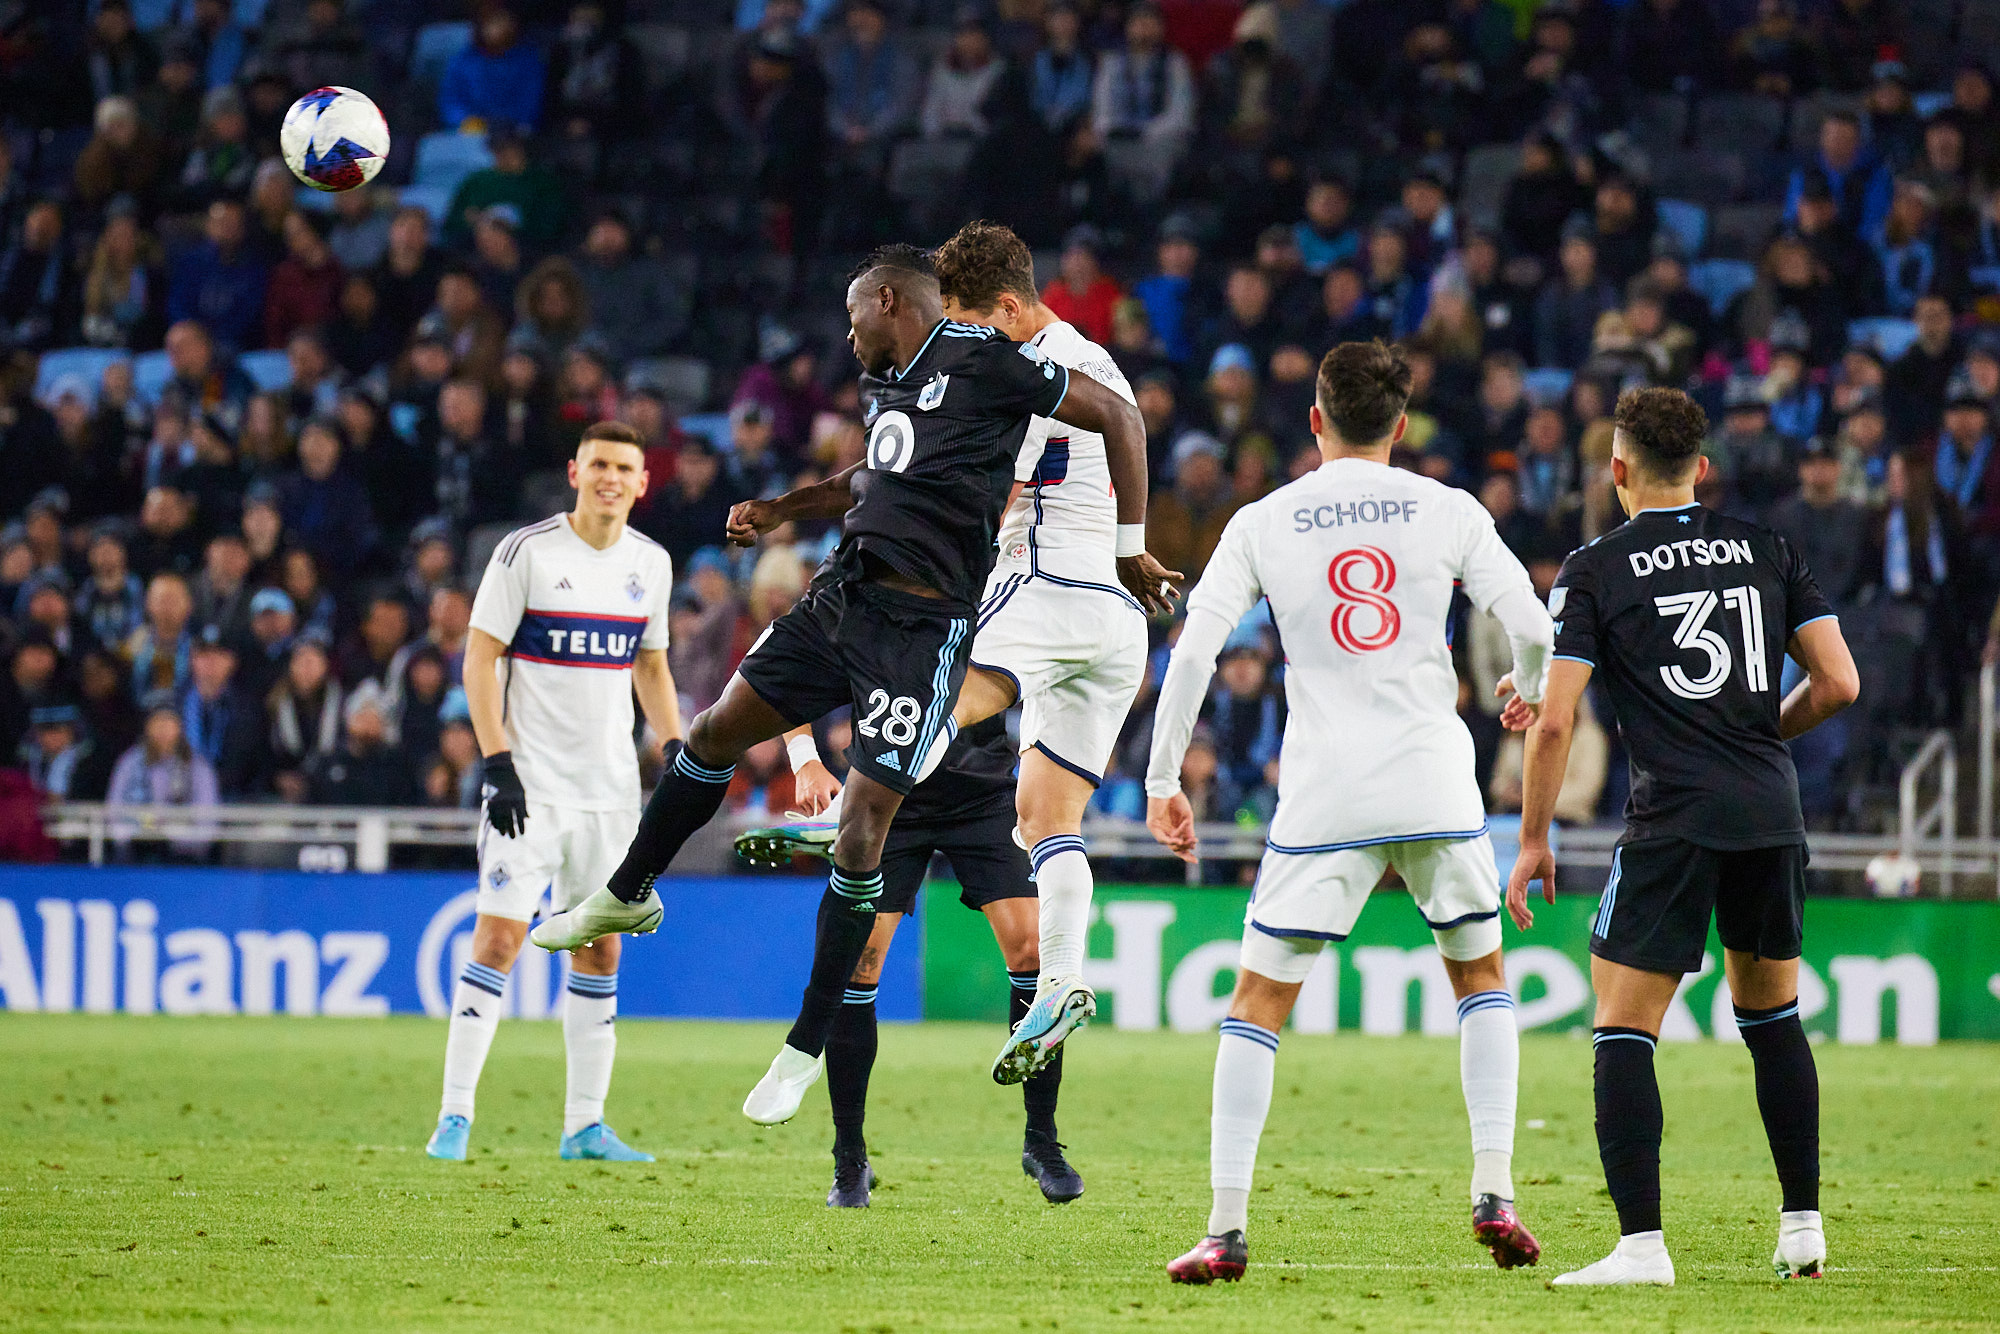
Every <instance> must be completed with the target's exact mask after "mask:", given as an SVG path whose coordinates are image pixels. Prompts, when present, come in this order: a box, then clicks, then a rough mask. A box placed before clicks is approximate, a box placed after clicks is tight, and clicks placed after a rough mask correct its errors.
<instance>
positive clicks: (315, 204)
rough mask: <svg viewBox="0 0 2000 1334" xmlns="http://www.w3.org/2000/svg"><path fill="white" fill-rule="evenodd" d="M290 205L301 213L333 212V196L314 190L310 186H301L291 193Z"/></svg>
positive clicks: (323, 191) (326, 192)
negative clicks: (294, 206)
mask: <svg viewBox="0 0 2000 1334" xmlns="http://www.w3.org/2000/svg"><path fill="white" fill-rule="evenodd" d="M292 203H293V204H294V205H296V206H297V207H298V209H299V211H300V212H301V213H331V212H333V195H332V194H331V193H329V192H328V191H325V190H315V189H313V188H312V187H311V186H310V185H301V186H300V187H299V188H298V189H297V190H296V191H295V192H294V193H293V195H292Z"/></svg>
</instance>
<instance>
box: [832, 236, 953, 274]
mask: <svg viewBox="0 0 2000 1334" xmlns="http://www.w3.org/2000/svg"><path fill="white" fill-rule="evenodd" d="M877 269H893V270H895V271H896V272H898V273H907V274H911V275H913V276H915V277H918V278H927V279H929V280H930V281H931V282H936V281H937V280H938V275H937V265H936V264H935V263H934V262H933V261H932V259H931V252H930V251H928V250H926V249H924V248H923V247H922V246H914V245H909V244H906V243H904V242H900V241H898V242H896V243H894V244H892V245H884V246H877V247H875V249H874V250H872V251H870V252H869V254H868V258H866V259H864V260H862V261H861V262H860V263H859V264H857V265H855V266H854V271H853V272H852V273H849V274H848V275H847V281H848V282H850V283H852V282H855V281H858V280H859V279H862V278H866V277H867V276H868V275H869V274H871V273H873V272H875V271H876V270H877Z"/></svg>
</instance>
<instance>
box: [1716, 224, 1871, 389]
mask: <svg viewBox="0 0 2000 1334" xmlns="http://www.w3.org/2000/svg"><path fill="white" fill-rule="evenodd" d="M1734 315H1735V324H1736V336H1737V337H1738V338H1739V339H1741V340H1742V342H1743V343H1744V344H1745V345H1748V344H1751V343H1761V342H1765V341H1767V340H1768V339H1770V338H1771V337H1772V330H1773V329H1774V328H1776V327H1777V325H1778V322H1779V321H1781V320H1791V321H1796V322H1797V323H1798V324H1800V325H1802V326H1803V327H1804V328H1805V329H1806V330H1807V332H1808V335H1809V340H1808V346H1807V352H1806V359H1807V361H1808V362H1810V363H1811V364H1812V365H1813V366H1815V367H1820V366H1826V365H1828V364H1830V363H1831V362H1832V361H1833V360H1834V359H1835V358H1836V357H1837V356H1839V355H1840V350H1841V348H1842V347H1843V346H1845V345H1846V342H1847V322H1846V319H1845V312H1844V311H1843V309H1842V305H1841V299H1840V295H1839V293H1837V292H1835V291H1834V290H1833V287H1832V285H1831V284H1830V283H1828V282H1827V280H1826V276H1825V274H1824V273H1823V272H1822V271H1821V270H1820V268H1819V266H1817V265H1816V264H1814V263H1813V255H1812V251H1811V250H1810V249H1809V248H1808V247H1807V246H1806V244H1805V241H1804V239H1803V238H1802V237H1800V236H1799V235H1798V233H1796V232H1790V231H1788V232H1786V233H1784V234H1783V235H1781V236H1779V237H1778V238H1777V239H1776V240H1775V241H1773V242H1771V244H1770V247H1769V248H1768V249H1766V250H1765V252H1764V259H1763V262H1762V263H1761V264H1760V265H1759V266H1758V272H1757V281H1756V284H1755V285H1754V286H1752V287H1751V288H1750V289H1749V290H1748V291H1746V292H1744V293H1743V294H1742V295H1741V296H1740V297H1738V298H1737V300H1736V305H1735V310H1734Z"/></svg>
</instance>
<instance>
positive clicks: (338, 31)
mask: <svg viewBox="0 0 2000 1334" xmlns="http://www.w3.org/2000/svg"><path fill="white" fill-rule="evenodd" d="M303 9H304V13H303V14H302V15H301V16H300V18H299V20H298V22H297V23H296V24H293V25H278V24H269V25H267V26H266V28H265V33H264V37H263V40H262V41H261V42H260V43H259V45H260V46H261V47H262V49H263V54H264V56H265V58H266V59H267V60H268V61H269V64H270V68H271V69H272V71H273V72H275V73H277V74H278V75H280V76H281V77H282V78H283V79H284V80H285V82H286V83H288V84H289V85H290V86H291V87H293V88H325V87H328V86H334V87H342V88H354V87H367V86H368V85H369V84H371V83H373V82H374V79H373V78H372V71H371V69H370V66H371V64H372V61H371V60H370V58H369V52H368V38H367V36H366V34H364V33H363V32H362V30H361V26H360V24H359V23H357V22H355V20H354V19H353V18H350V17H349V16H348V14H347V13H346V12H345V6H344V4H343V3H342V0H305V4H304V6H303ZM454 123H455V122H454Z"/></svg>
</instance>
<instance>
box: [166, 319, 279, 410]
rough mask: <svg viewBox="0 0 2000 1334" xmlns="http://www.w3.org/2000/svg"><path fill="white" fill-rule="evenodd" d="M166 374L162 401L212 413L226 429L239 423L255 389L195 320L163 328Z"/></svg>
mask: <svg viewBox="0 0 2000 1334" xmlns="http://www.w3.org/2000/svg"><path fill="white" fill-rule="evenodd" d="M166 352H167V365H168V367H169V371H170V373H169V375H168V377H167V383H166V385H165V386H164V387H163V388H162V390H161V398H162V399H163V400H167V399H173V400H176V401H178V402H179V403H180V404H181V406H182V407H183V408H184V409H185V410H186V411H188V412H212V413H215V414H216V415H217V416H218V417H220V418H221V420H222V423H223V426H224V428H225V429H227V430H234V429H235V428H236V427H237V426H238V425H240V424H241V422H242V418H243V410H244V407H245V405H246V404H247V403H248V402H249V400H250V396H251V394H252V393H253V392H255V388H256V387H255V386H254V385H252V384H251V383H250V377H249V376H247V375H245V374H244V373H243V372H242V370H241V369H240V368H238V367H237V366H236V364H235V362H234V361H233V360H231V359H230V358H229V357H228V356H227V354H226V353H224V352H223V351H222V350H221V349H219V348H218V347H217V346H216V344H215V340H214V339H212V338H210V337H209V330H208V329H207V328H205V327H204V326H203V325H202V324H200V323H199V322H198V321H195V320H182V321H180V322H179V323H177V324H175V325H173V326H172V327H171V328H169V329H168V330H167V338H166Z"/></svg>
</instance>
